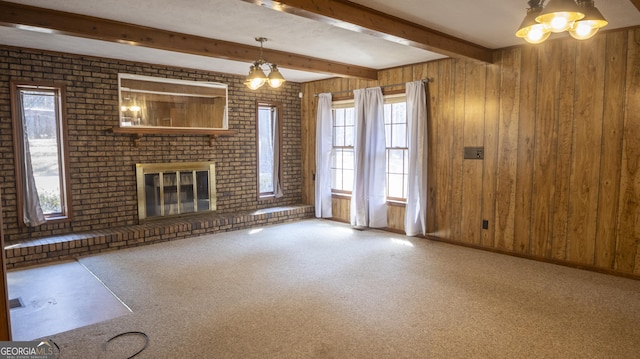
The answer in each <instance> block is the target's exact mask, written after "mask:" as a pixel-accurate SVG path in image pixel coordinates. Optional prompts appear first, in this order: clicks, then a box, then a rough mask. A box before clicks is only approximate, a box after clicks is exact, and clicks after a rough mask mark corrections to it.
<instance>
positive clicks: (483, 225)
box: [482, 219, 489, 229]
mask: <svg viewBox="0 0 640 359" xmlns="http://www.w3.org/2000/svg"><path fill="white" fill-rule="evenodd" d="M482 229H489V221H487V220H486V219H483V220H482Z"/></svg>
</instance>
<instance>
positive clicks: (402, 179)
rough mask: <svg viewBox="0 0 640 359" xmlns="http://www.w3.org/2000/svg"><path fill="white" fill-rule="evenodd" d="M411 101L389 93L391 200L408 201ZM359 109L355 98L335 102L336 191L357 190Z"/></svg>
mask: <svg viewBox="0 0 640 359" xmlns="http://www.w3.org/2000/svg"><path fill="white" fill-rule="evenodd" d="M406 109H407V103H406V97H405V95H404V94H401V95H389V96H385V104H384V126H385V140H386V154H387V170H386V176H387V199H388V200H390V201H398V202H404V201H405V200H406V198H407V178H408V176H409V168H408V160H409V158H408V156H409V151H408V148H407V135H408V134H407V113H406ZM354 124H355V110H354V107H353V100H348V101H336V102H334V103H333V153H332V160H331V188H332V191H333V193H337V194H350V193H351V191H352V190H353V170H354V154H353V136H354Z"/></svg>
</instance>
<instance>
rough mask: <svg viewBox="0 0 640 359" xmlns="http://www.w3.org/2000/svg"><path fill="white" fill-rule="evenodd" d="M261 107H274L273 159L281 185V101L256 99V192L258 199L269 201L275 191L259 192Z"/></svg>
mask: <svg viewBox="0 0 640 359" xmlns="http://www.w3.org/2000/svg"><path fill="white" fill-rule="evenodd" d="M261 107H270V108H272V109H273V108H275V110H276V116H277V121H278V128H277V131H278V138H279V141H278V144H277V146H278V158H277V159H275V158H274V161H278V177H279V179H280V185H281V186H282V173H283V172H282V167H283V166H282V164H283V160H282V155H283V153H282V149H283V147H282V142H283V141H282V121H283V120H282V103H280V102H274V101H268V100H257V101H256V193H257V198H258V201H269V200H275V199H276V194H275V192H273V191H271V192H260V108H261Z"/></svg>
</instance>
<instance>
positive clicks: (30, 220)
mask: <svg viewBox="0 0 640 359" xmlns="http://www.w3.org/2000/svg"><path fill="white" fill-rule="evenodd" d="M19 97H20V98H19V99H20V104H19V106H18V111H20V114H19V115H20V120H21V123H22V143H21V145H22V154H23V159H22V163H21V166H22V173H23V175H24V178H23V180H22V182H23V183H22V193H21V195H22V207H23V208H22V212H23V213H22V214H23V220H24V224H26V225H27V226H29V227H36V226H39V225H41V224H43V223H45V222H46V219H45V216H44V214H43V212H42V207H40V198H39V197H38V189H37V188H36V181H35V178H34V177H33V167H32V166H31V150H30V149H29V135H28V133H29V131H28V130H27V119H26V118H25V115H24V99H23V93H22V92H20V94H19Z"/></svg>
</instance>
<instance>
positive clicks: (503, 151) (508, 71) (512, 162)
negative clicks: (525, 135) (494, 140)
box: [488, 49, 521, 250]
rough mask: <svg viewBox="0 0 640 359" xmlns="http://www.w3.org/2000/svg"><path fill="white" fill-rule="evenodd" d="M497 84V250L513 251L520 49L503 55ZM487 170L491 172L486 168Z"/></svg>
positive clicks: (508, 51) (505, 52)
mask: <svg viewBox="0 0 640 359" xmlns="http://www.w3.org/2000/svg"><path fill="white" fill-rule="evenodd" d="M501 61H502V79H501V82H500V115H499V119H500V129H499V134H498V164H497V167H496V168H495V171H496V172H497V174H498V176H497V182H496V187H497V188H498V191H497V195H496V216H495V217H496V226H495V233H496V242H495V244H496V247H497V248H499V249H505V250H513V237H514V235H515V232H514V219H515V207H516V206H515V202H516V163H517V158H518V157H517V153H518V152H517V151H518V114H519V108H518V103H519V102H520V96H519V94H520V66H521V65H520V50H519V49H514V50H507V51H504V52H503V54H502V59H501ZM488 170H490V169H488Z"/></svg>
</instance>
